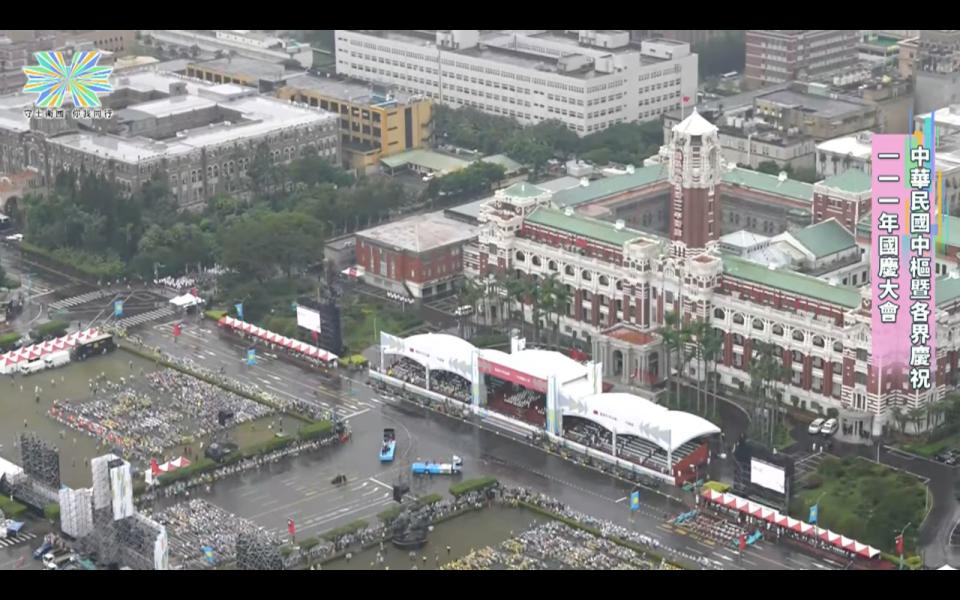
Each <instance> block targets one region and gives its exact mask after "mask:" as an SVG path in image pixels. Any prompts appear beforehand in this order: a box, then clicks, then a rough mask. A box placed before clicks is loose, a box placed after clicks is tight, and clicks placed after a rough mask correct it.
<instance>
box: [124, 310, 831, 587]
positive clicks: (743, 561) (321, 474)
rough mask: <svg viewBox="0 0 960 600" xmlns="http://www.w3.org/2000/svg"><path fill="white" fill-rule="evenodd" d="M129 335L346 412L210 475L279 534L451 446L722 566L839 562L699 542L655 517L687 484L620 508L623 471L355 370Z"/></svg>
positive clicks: (337, 519)
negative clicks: (539, 444) (389, 445)
mask: <svg viewBox="0 0 960 600" xmlns="http://www.w3.org/2000/svg"><path fill="white" fill-rule="evenodd" d="M132 334H133V335H140V336H141V337H142V338H143V339H144V341H145V342H146V343H147V344H149V345H151V346H159V347H160V348H162V349H163V350H164V351H165V352H168V353H171V354H174V355H178V356H183V357H189V358H191V359H193V360H195V361H197V362H198V363H200V364H203V365H204V366H207V367H208V368H213V369H219V368H220V367H223V368H224V369H225V370H226V372H227V374H228V375H230V376H233V377H236V378H237V379H238V380H240V381H243V382H246V383H248V384H253V385H258V386H259V387H260V388H262V389H265V390H267V391H269V392H272V393H275V394H278V395H281V396H282V395H287V396H290V397H295V398H300V399H303V400H306V401H309V402H317V403H319V404H322V405H324V406H327V407H330V408H335V409H336V410H337V411H338V413H339V414H340V415H342V416H344V417H346V418H347V419H349V421H350V424H351V426H352V429H353V431H354V435H353V439H352V440H351V441H350V442H349V443H348V444H347V445H345V446H343V447H341V448H337V449H334V450H330V451H328V452H323V453H319V454H316V455H311V456H302V457H298V458H296V459H292V460H290V461H286V462H284V463H283V464H281V465H275V466H273V467H271V468H269V469H265V470H263V471H260V472H257V473H253V474H248V475H244V476H238V477H236V478H233V479H230V480H226V481H221V482H219V483H217V485H216V486H214V488H213V490H212V491H211V492H210V493H209V498H210V499H211V500H212V501H214V502H216V503H217V504H219V505H221V506H223V507H224V508H226V509H228V510H230V511H232V512H235V513H237V514H239V515H241V516H245V517H248V518H251V519H253V520H255V521H258V522H259V523H261V524H262V525H263V526H265V527H268V528H270V529H272V530H274V531H276V532H277V533H279V534H284V533H285V531H286V523H287V519H290V518H292V519H294V521H295V522H296V523H297V532H298V535H309V534H312V533H316V532H322V531H325V530H328V529H331V528H334V527H337V526H340V525H343V524H345V523H348V522H350V521H353V520H356V519H359V518H364V519H366V520H368V521H373V519H375V518H376V514H377V513H379V512H381V511H383V510H385V509H386V508H387V507H389V506H390V505H391V504H392V498H391V497H390V486H391V485H392V484H393V483H394V482H396V481H397V480H398V478H399V477H401V475H403V476H407V469H408V468H409V465H408V463H409V462H410V461H411V460H415V459H416V458H423V459H431V460H444V461H445V460H449V458H450V457H451V455H452V454H458V455H460V456H461V457H463V459H464V475H463V476H464V477H467V478H470V477H475V476H481V475H492V476H495V477H498V478H499V479H500V480H501V481H503V482H505V483H507V484H511V485H519V486H523V487H527V488H529V489H534V490H537V491H540V492H543V493H546V494H548V495H550V496H553V497H555V498H557V499H558V500H560V501H562V502H564V503H566V504H568V505H569V506H571V507H572V508H574V509H577V510H580V511H583V512H585V513H589V514H592V515H596V516H598V517H601V518H605V519H609V520H611V521H615V522H618V523H621V524H623V525H625V526H629V527H634V528H635V529H637V530H638V531H642V532H644V533H646V534H647V535H650V536H652V537H655V538H657V539H659V540H660V542H661V543H662V544H664V545H665V546H668V547H671V548H674V549H677V550H683V551H685V552H688V553H691V554H694V555H698V556H707V557H710V558H712V559H713V560H716V561H717V562H718V563H722V564H723V565H724V566H725V567H726V568H732V569H817V568H819V569H831V568H840V567H842V564H841V563H840V562H839V561H835V562H834V561H824V560H823V559H821V558H813V557H811V556H808V555H806V554H804V553H801V552H796V551H793V550H791V549H788V548H785V547H783V546H781V545H777V544H774V543H772V542H760V544H759V545H758V546H757V547H751V548H748V549H747V550H746V552H745V554H744V556H743V557H738V556H737V555H736V552H735V551H734V550H733V549H732V548H718V547H716V546H711V545H710V544H708V543H705V542H704V541H701V540H697V539H694V538H693V537H692V536H690V535H686V534H682V533H678V532H676V531H674V530H673V529H672V527H670V526H667V525H665V524H664V520H665V519H664V517H666V516H669V517H672V516H675V515H676V514H678V513H680V512H683V511H684V510H688V508H687V506H689V505H692V501H693V496H692V494H690V493H689V492H683V491H682V490H677V489H674V488H670V489H669V491H668V490H666V489H664V490H663V491H668V493H670V494H673V495H674V496H675V498H676V497H677V496H679V497H680V498H679V500H680V501H678V500H677V499H675V498H670V497H667V496H664V495H662V494H660V493H657V492H654V491H652V490H643V491H642V493H641V501H642V507H641V510H640V511H638V512H636V513H633V514H632V515H631V513H630V511H629V508H628V504H627V496H628V494H629V492H630V490H631V489H632V488H631V487H630V486H629V485H628V484H626V483H624V482H621V481H619V480H615V479H613V478H611V477H609V476H607V475H604V474H602V473H598V472H595V471H592V470H589V469H586V468H584V467H581V466H578V465H576V464H574V463H571V462H569V461H567V460H564V459H561V458H560V457H557V456H554V455H550V454H548V453H546V452H544V451H542V450H541V449H538V448H532V447H530V446H528V445H526V444H525V443H523V442H522V441H518V440H515V439H513V438H512V437H510V436H509V435H507V434H506V433H498V432H495V431H490V430H486V429H480V428H478V427H476V426H475V425H473V424H471V423H466V422H463V421H460V420H457V419H454V418H452V417H447V416H444V415H438V414H435V413H432V412H430V411H428V410H427V409H425V408H422V407H419V406H416V405H411V404H407V403H403V404H395V403H394V402H392V401H391V400H390V399H388V398H385V397H382V396H378V395H377V394H375V393H374V391H373V390H372V389H370V388H368V387H367V386H366V385H364V384H363V383H361V382H359V381H357V382H345V383H344V386H343V389H342V390H341V391H339V392H335V391H331V390H328V389H325V388H323V387H321V386H320V383H319V380H318V378H316V377H315V376H314V375H313V374H311V373H310V372H309V371H308V370H306V369H303V368H300V367H298V366H296V365H292V364H289V363H287V362H285V361H281V360H279V359H277V358H274V357H273V356H271V355H270V353H268V352H263V351H261V353H260V354H259V355H258V364H257V365H255V366H252V367H251V366H247V365H246V364H245V362H244V348H245V347H244V345H242V344H241V343H240V342H239V341H235V340H232V339H229V338H226V339H225V338H221V337H220V335H219V334H218V332H217V331H216V326H215V325H214V324H212V323H210V322H206V321H197V322H190V323H187V325H186V326H185V327H184V328H183V335H182V336H181V337H180V338H179V340H177V341H174V338H173V336H172V324H171V323H163V324H157V325H154V326H152V327H147V328H144V329H142V330H139V331H135V332H132ZM315 391H316V395H314V392H315ZM384 427H393V428H394V429H396V430H397V434H398V458H397V461H396V462H395V463H394V464H393V465H391V466H384V465H381V464H380V463H379V460H378V457H377V451H378V448H379V444H380V440H381V438H382V431H383V428H384ZM338 473H344V474H345V475H347V477H348V485H347V486H344V487H340V488H335V487H334V486H332V485H330V480H331V479H332V478H333V477H334V476H335V475H336V474H338ZM407 477H408V476H407ZM449 485H450V480H449V479H445V478H441V477H437V478H435V479H433V480H428V481H417V482H414V484H413V485H412V491H413V493H414V494H417V495H419V494H424V493H431V492H434V491H437V492H440V491H445V490H446V489H447V487H449ZM683 496H685V497H683Z"/></svg>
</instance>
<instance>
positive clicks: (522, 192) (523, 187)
mask: <svg viewBox="0 0 960 600" xmlns="http://www.w3.org/2000/svg"><path fill="white" fill-rule="evenodd" d="M549 193H550V192H549V190H545V189H543V188H542V187H539V186H536V185H533V184H532V183H527V182H526V181H521V182H520V183H515V184H513V185H511V186H510V187H508V188H507V189H505V190H503V195H504V196H509V197H511V198H521V199H525V198H539V197H540V196H544V195H546V194H549Z"/></svg>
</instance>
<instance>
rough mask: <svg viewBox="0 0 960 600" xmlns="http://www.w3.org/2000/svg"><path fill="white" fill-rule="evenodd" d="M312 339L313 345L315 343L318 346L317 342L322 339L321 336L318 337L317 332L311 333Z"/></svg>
mask: <svg viewBox="0 0 960 600" xmlns="http://www.w3.org/2000/svg"><path fill="white" fill-rule="evenodd" d="M310 337H312V338H313V343H314V344H316V343H317V340H318V339H319V338H320V336H319V335H317V332H316V331H311V332H310Z"/></svg>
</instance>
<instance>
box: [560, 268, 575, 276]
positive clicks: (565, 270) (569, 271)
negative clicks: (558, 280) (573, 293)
mask: <svg viewBox="0 0 960 600" xmlns="http://www.w3.org/2000/svg"><path fill="white" fill-rule="evenodd" d="M563 274H564V275H569V276H571V277H573V276H574V275H576V271H574V269H573V265H564V267H563Z"/></svg>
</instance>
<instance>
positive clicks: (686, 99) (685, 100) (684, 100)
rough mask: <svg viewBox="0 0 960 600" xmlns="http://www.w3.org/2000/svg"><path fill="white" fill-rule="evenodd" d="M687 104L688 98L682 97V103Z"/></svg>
mask: <svg viewBox="0 0 960 600" xmlns="http://www.w3.org/2000/svg"><path fill="white" fill-rule="evenodd" d="M687 102H690V96H684V97H683V103H684V104H686V103H687Z"/></svg>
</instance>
